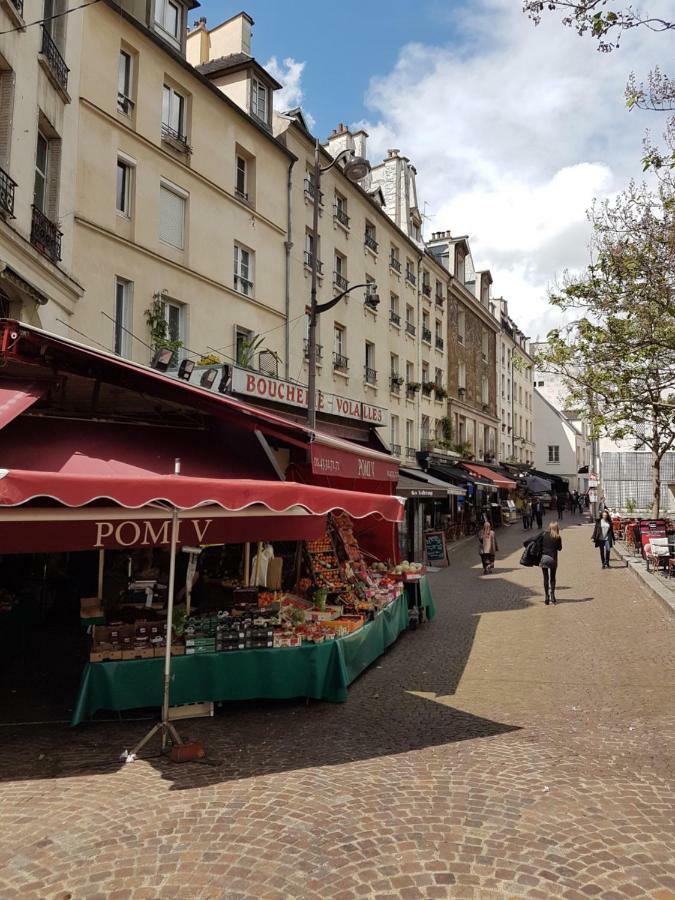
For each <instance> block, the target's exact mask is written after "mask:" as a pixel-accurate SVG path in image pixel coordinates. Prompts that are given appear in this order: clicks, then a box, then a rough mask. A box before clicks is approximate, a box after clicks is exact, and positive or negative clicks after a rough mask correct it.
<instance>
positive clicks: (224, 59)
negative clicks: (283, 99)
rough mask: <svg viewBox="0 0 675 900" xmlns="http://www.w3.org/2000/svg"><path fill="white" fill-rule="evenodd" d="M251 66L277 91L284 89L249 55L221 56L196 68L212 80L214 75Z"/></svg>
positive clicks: (233, 54) (232, 54) (231, 54)
mask: <svg viewBox="0 0 675 900" xmlns="http://www.w3.org/2000/svg"><path fill="white" fill-rule="evenodd" d="M249 66H250V67H252V68H254V69H256V70H257V71H258V72H260V73H262V74H263V75H264V76H265V78H266V79H267V80H268V81H269V82H270V84H271V85H272V86H273V87H274V88H275V89H279V88H281V87H282V85H281V84H279V82H278V81H277V80H276V78H273V77H272V76H271V75H270V73H269V72H268V71H267V70H266V69H264V68H263V67H262V66H261V65H260V63H259V62H257V61H256V60H255V59H254V58H253V57H252V56H249V55H248V54H247V53H230V54H229V56H219V57H218V59H211V60H209V61H208V62H207V63H202V64H201V65H200V66H195V68H196V69H197V71H198V72H199V73H200V75H206V77H207V78H212V77H213V76H214V75H220V74H221V73H223V72H232V71H237V70H238V69H245V68H248V67H249Z"/></svg>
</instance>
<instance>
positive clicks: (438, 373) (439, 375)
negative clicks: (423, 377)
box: [434, 369, 443, 387]
mask: <svg viewBox="0 0 675 900" xmlns="http://www.w3.org/2000/svg"><path fill="white" fill-rule="evenodd" d="M434 384H435V385H437V387H443V369H436V370H435V371H434Z"/></svg>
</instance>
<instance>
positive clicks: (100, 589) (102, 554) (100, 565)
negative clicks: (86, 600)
mask: <svg viewBox="0 0 675 900" xmlns="http://www.w3.org/2000/svg"><path fill="white" fill-rule="evenodd" d="M104 569H105V550H102V549H101V550H99V551H98V589H97V591H96V596H97V597H98V599H99V600H100V601H101V602H103V571H104Z"/></svg>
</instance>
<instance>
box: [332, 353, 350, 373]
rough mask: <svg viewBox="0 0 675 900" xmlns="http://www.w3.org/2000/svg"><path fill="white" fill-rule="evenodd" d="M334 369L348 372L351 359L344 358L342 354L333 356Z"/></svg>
mask: <svg viewBox="0 0 675 900" xmlns="http://www.w3.org/2000/svg"><path fill="white" fill-rule="evenodd" d="M333 368H334V369H341V370H342V371H343V372H346V371H347V369H348V368H349V358H348V357H346V356H343V355H342V354H341V353H334V354H333Z"/></svg>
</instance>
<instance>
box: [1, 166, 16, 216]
mask: <svg viewBox="0 0 675 900" xmlns="http://www.w3.org/2000/svg"><path fill="white" fill-rule="evenodd" d="M15 187H16V181H14V180H13V179H11V178H10V177H9V175H8V174H7V172H5V170H4V169H0V209H1V210H3V212H5V213H7V215H8V216H11V217H12V218H14V188H15Z"/></svg>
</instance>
